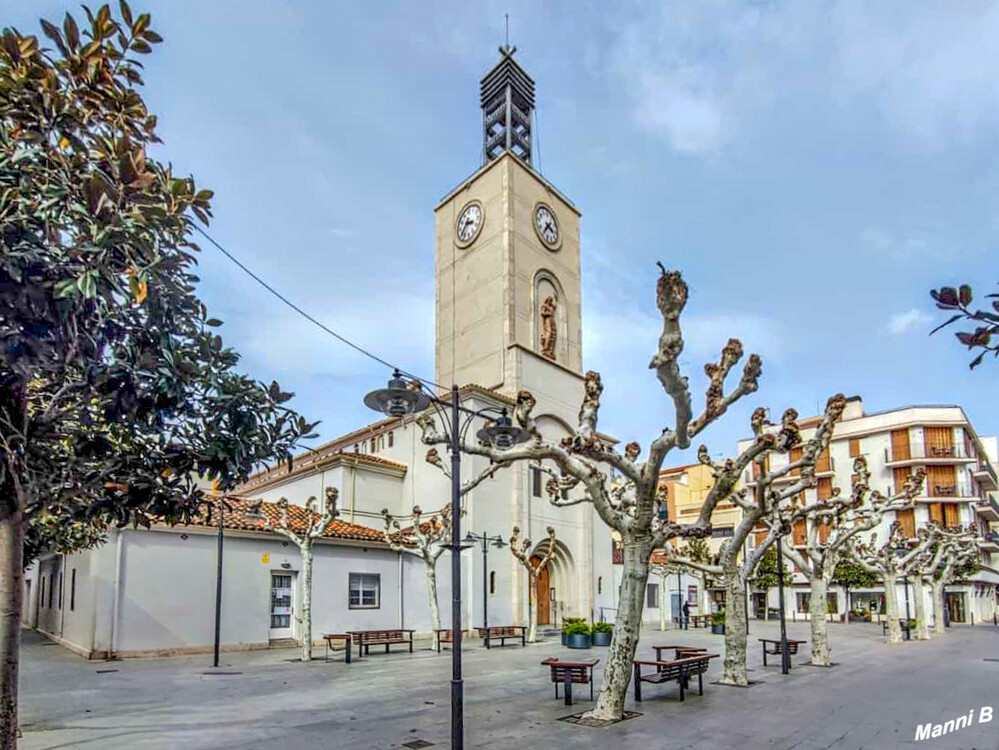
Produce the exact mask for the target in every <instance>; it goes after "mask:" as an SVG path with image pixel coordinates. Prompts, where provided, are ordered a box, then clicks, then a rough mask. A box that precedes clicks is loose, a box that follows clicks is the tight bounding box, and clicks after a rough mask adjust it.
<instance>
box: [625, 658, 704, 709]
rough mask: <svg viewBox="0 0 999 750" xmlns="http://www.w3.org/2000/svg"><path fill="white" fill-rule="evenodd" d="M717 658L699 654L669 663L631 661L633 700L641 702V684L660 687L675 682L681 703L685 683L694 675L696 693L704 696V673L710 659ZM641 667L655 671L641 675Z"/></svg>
mask: <svg viewBox="0 0 999 750" xmlns="http://www.w3.org/2000/svg"><path fill="white" fill-rule="evenodd" d="M662 648H675V646H665V647H662ZM717 658H718V654H708V653H700V654H696V655H694V656H688V657H685V658H683V659H673V660H671V661H661V660H658V659H657V660H656V661H641V660H635V661H633V662H632V665H633V666H634V668H635V700H636V701H641V700H642V683H643V682H648V683H651V684H653V685H661V684H662V683H664V682H676V683H678V684H679V685H680V700H681V701H682V700H683V699H684V690H685V689H686V687H687V682H688V680H689V679H690V677H691V676H693V675H695V674H696V675H697V690H698V693H699V694H700V695H704V673H705V672H706V671H707V670H708V664H709V663H710V661H711V659H717ZM642 667H655V670H654V671H652V672H646V673H644V674H643V673H642Z"/></svg>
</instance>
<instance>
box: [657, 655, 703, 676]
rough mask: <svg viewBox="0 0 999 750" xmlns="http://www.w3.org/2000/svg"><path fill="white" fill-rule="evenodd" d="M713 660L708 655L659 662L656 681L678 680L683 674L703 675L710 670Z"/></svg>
mask: <svg viewBox="0 0 999 750" xmlns="http://www.w3.org/2000/svg"><path fill="white" fill-rule="evenodd" d="M712 658H714V657H712V656H708V655H704V656H689V657H686V658H684V659H676V660H675V661H661V662H657V663H656V671H655V679H656V681H657V682H658V681H661V680H678V679H680V675H681V674H683V675H696V674H702V673H704V672H706V671H707V670H708V662H709V661H710V660H711V659H712Z"/></svg>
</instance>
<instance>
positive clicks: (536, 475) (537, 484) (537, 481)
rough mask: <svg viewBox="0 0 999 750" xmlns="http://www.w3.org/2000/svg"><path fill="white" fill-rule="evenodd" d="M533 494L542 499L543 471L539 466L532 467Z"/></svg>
mask: <svg viewBox="0 0 999 750" xmlns="http://www.w3.org/2000/svg"><path fill="white" fill-rule="evenodd" d="M531 494H532V495H533V496H534V497H541V469H539V468H538V467H537V466H532V467H531Z"/></svg>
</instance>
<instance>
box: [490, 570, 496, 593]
mask: <svg viewBox="0 0 999 750" xmlns="http://www.w3.org/2000/svg"><path fill="white" fill-rule="evenodd" d="M489 593H490V594H495V593H496V571H495V570H491V571H489Z"/></svg>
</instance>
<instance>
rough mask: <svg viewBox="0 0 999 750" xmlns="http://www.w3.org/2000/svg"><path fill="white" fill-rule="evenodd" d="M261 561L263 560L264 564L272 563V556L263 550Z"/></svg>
mask: <svg viewBox="0 0 999 750" xmlns="http://www.w3.org/2000/svg"><path fill="white" fill-rule="evenodd" d="M260 562H262V563H263V564H264V565H270V564H271V556H270V555H269V554H268V553H267V552H261V553H260Z"/></svg>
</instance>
